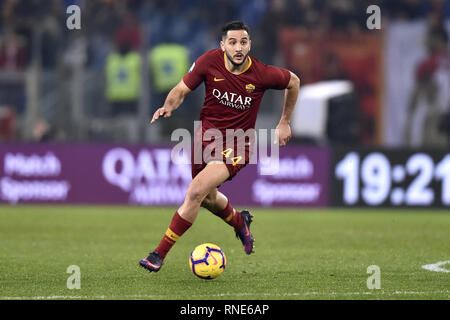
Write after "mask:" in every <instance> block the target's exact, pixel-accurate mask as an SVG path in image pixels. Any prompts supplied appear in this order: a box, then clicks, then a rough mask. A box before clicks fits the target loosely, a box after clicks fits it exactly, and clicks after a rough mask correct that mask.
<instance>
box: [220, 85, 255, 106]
mask: <svg viewBox="0 0 450 320" xmlns="http://www.w3.org/2000/svg"><path fill="white" fill-rule="evenodd" d="M212 94H213V96H214V97H216V98H217V100H219V103H221V104H223V105H225V106H227V107H232V108H235V109H240V110H246V109H248V108H250V106H251V103H252V98H250V97H246V96H241V95H240V94H237V93H233V92H227V91H225V92H221V91H220V90H219V89H215V88H214V89H213V91H212Z"/></svg>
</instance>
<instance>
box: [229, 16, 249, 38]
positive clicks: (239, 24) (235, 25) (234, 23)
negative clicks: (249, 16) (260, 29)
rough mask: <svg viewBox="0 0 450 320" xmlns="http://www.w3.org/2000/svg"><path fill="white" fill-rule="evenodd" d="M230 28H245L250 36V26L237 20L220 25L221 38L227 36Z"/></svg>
mask: <svg viewBox="0 0 450 320" xmlns="http://www.w3.org/2000/svg"><path fill="white" fill-rule="evenodd" d="M230 30H245V31H247V33H248V35H249V36H250V28H249V27H248V26H247V25H246V24H245V23H244V22H242V21H239V20H236V21H231V22H228V23H227V24H226V25H224V26H223V27H222V39H224V38H225V37H226V36H227V33H228V31H230Z"/></svg>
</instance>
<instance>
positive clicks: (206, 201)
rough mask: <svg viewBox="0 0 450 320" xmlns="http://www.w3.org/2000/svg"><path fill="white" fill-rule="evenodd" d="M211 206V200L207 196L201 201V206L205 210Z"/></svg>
mask: <svg viewBox="0 0 450 320" xmlns="http://www.w3.org/2000/svg"><path fill="white" fill-rule="evenodd" d="M212 205H213V200H212V199H211V198H210V197H209V196H206V197H205V199H203V201H202V203H201V206H202V207H203V208H205V209H209V208H211V207H212Z"/></svg>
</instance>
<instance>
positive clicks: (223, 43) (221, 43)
mask: <svg viewBox="0 0 450 320" xmlns="http://www.w3.org/2000/svg"><path fill="white" fill-rule="evenodd" d="M220 49H222V51H224V52H225V42H223V40H220Z"/></svg>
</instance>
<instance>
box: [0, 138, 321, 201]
mask: <svg viewBox="0 0 450 320" xmlns="http://www.w3.org/2000/svg"><path fill="white" fill-rule="evenodd" d="M328 154H329V152H328V149H326V148H318V147H285V148H281V149H280V151H279V159H278V163H277V167H278V170H277V172H276V173H275V174H271V175H267V174H265V173H264V168H263V162H260V161H256V164H253V163H252V164H248V165H247V166H246V167H245V168H244V169H243V170H241V172H239V173H238V175H237V176H236V177H234V179H233V180H232V181H227V182H225V183H223V184H222V186H220V190H221V191H222V192H223V193H225V194H226V195H227V196H228V197H229V199H230V201H231V202H232V203H233V205H236V206H271V207H273V206H295V207H299V206H300V207H302V206H303V207H324V206H326V205H327V204H328V192H329V191H328V176H329V173H328V170H329V169H328V165H329V163H328V158H329V155H328ZM177 163H178V164H176V163H175V162H174V161H172V148H171V147H167V146H164V147H162V146H160V147H159V146H147V145H132V146H129V145H112V144H3V145H0V203H9V204H24V203H35V204H36V203H37V204H39V203H41V204H105V205H108V204H112V205H127V204H128V205H142V206H179V205H180V204H181V203H182V202H183V200H184V196H185V192H186V190H187V187H188V185H189V183H190V181H191V166H190V164H179V163H180V161H178V162H177Z"/></svg>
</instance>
